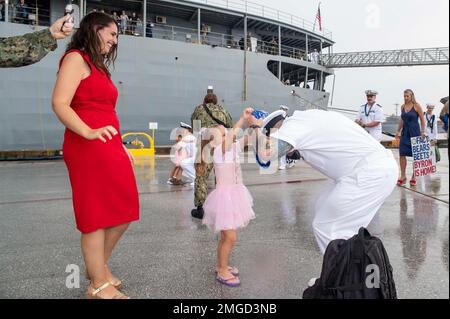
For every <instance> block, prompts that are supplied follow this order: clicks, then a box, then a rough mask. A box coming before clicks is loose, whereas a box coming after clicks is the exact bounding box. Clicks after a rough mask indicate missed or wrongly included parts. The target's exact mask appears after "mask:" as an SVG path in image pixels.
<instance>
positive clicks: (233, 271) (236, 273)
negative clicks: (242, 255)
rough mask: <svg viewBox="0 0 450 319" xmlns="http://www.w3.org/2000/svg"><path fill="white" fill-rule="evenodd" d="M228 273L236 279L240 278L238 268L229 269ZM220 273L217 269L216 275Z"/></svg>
mask: <svg viewBox="0 0 450 319" xmlns="http://www.w3.org/2000/svg"><path fill="white" fill-rule="evenodd" d="M228 271H229V272H230V273H231V274H232V275H233V276H235V277H239V270H238V269H237V268H236V267H231V266H230V267H228ZM218 273H219V272H218V271H217V269H216V275H217V274H218Z"/></svg>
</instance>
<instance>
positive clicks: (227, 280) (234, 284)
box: [216, 274, 241, 287]
mask: <svg viewBox="0 0 450 319" xmlns="http://www.w3.org/2000/svg"><path fill="white" fill-rule="evenodd" d="M236 279H237V282H230V281H232V280H236ZM216 280H217V281H218V282H219V283H221V284H222V285H225V286H228V287H239V286H240V285H241V281H240V279H239V278H238V277H235V276H233V277H230V278H223V277H221V276H220V275H219V274H217V275H216Z"/></svg>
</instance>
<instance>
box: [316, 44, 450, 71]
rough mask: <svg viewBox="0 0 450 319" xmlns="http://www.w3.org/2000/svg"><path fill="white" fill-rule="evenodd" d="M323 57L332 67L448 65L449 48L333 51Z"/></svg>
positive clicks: (324, 63) (324, 62) (324, 61)
mask: <svg viewBox="0 0 450 319" xmlns="http://www.w3.org/2000/svg"><path fill="white" fill-rule="evenodd" d="M321 58H322V60H321V62H322V64H323V65H324V66H326V67H327V68H330V69H336V68H367V67H371V68H372V67H390V66H398V67H400V66H425V65H448V64H449V48H448V47H441V48H428V49H404V50H385V51H367V52H347V53H331V54H323V55H322V56H321Z"/></svg>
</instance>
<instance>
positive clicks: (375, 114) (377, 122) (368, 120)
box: [356, 90, 385, 142]
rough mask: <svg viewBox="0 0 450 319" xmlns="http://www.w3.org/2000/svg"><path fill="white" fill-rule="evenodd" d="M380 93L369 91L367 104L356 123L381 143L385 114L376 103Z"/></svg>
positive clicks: (360, 111) (367, 92)
mask: <svg viewBox="0 0 450 319" xmlns="http://www.w3.org/2000/svg"><path fill="white" fill-rule="evenodd" d="M377 95H378V92H377V91H374V90H367V91H366V96H367V103H366V104H364V105H362V106H361V108H360V110H359V114H358V117H357V119H356V123H358V124H359V125H360V126H361V127H362V128H364V129H365V130H366V131H367V132H368V133H369V134H370V135H371V136H372V137H373V138H374V139H376V140H377V141H378V142H381V138H382V137H383V124H382V123H384V121H385V120H384V113H383V109H382V106H381V105H380V104H378V103H377V102H376V100H377Z"/></svg>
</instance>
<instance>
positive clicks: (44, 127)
mask: <svg viewBox="0 0 450 319" xmlns="http://www.w3.org/2000/svg"><path fill="white" fill-rule="evenodd" d="M31 31H33V29H32V28H31V27H29V26H24V25H17V24H7V23H6V24H5V23H0V36H12V35H17V34H24V33H27V32H31ZM65 45H66V42H64V41H61V42H59V47H58V49H57V50H56V51H55V52H52V53H50V54H49V55H48V56H47V57H45V58H44V59H43V60H42V61H41V62H39V63H37V64H35V65H32V66H27V67H23V68H8V69H0V96H1V98H0V150H45V149H60V148H61V145H62V139H63V131H64V127H63V126H62V124H61V123H60V122H59V121H58V119H57V118H56V116H55V115H54V113H53V112H52V108H51V94H52V90H53V87H54V84H55V80H56V73H57V66H58V62H59V59H60V58H61V56H62V55H63V52H64V49H65ZM270 60H276V61H282V62H286V63H291V64H297V65H302V66H305V67H306V66H311V67H314V68H315V69H319V70H320V68H321V67H320V66H318V65H311V63H309V62H306V61H300V60H297V59H291V58H287V57H280V56H272V55H267V54H262V53H254V52H248V54H247V79H248V80H247V87H248V89H247V100H246V101H243V96H244V52H243V51H240V50H233V49H227V48H221V47H212V46H206V45H198V44H192V43H183V42H176V41H170V40H162V39H154V38H139V37H131V36H122V37H121V38H120V43H119V56H118V59H117V61H116V67H115V69H114V71H113V81H114V83H115V84H116V86H117V88H118V90H119V99H118V103H117V112H118V115H119V119H120V122H121V130H122V133H126V132H130V131H133V132H148V131H149V122H158V126H159V128H158V131H157V132H156V144H157V145H167V144H171V143H172V142H171V141H170V132H171V131H172V129H173V128H176V127H177V125H178V122H180V121H184V122H189V121H190V116H191V113H192V111H193V109H194V108H195V107H196V106H197V105H198V104H200V103H201V101H202V99H203V97H204V95H205V91H206V88H207V86H208V85H213V86H214V88H215V92H216V93H217V94H218V96H219V99H220V103H221V104H223V105H225V106H226V107H227V109H229V110H230V112H231V113H232V115H233V116H234V117H236V118H237V117H238V116H239V115H240V113H241V111H242V109H243V108H245V107H248V106H252V107H255V108H260V109H265V110H267V111H273V110H275V109H277V108H278V107H279V105H281V104H283V105H287V106H289V107H290V108H291V109H292V110H294V109H304V108H308V107H310V106H308V105H305V104H303V102H302V101H305V100H306V101H310V102H312V103H313V104H314V105H316V106H318V107H323V108H326V107H327V105H328V99H329V93H327V92H322V91H316V90H308V89H303V88H300V87H295V88H293V87H290V86H285V85H284V84H283V83H281V82H280V80H279V79H278V78H277V77H275V76H274V75H273V73H271V72H270V71H269V69H268V67H267V64H268V62H269V61H270ZM323 70H324V71H326V72H330V70H328V69H323ZM292 89H295V91H296V93H297V94H299V95H300V96H301V97H302V99H299V98H297V97H295V96H293V95H292V94H291V91H292Z"/></svg>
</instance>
